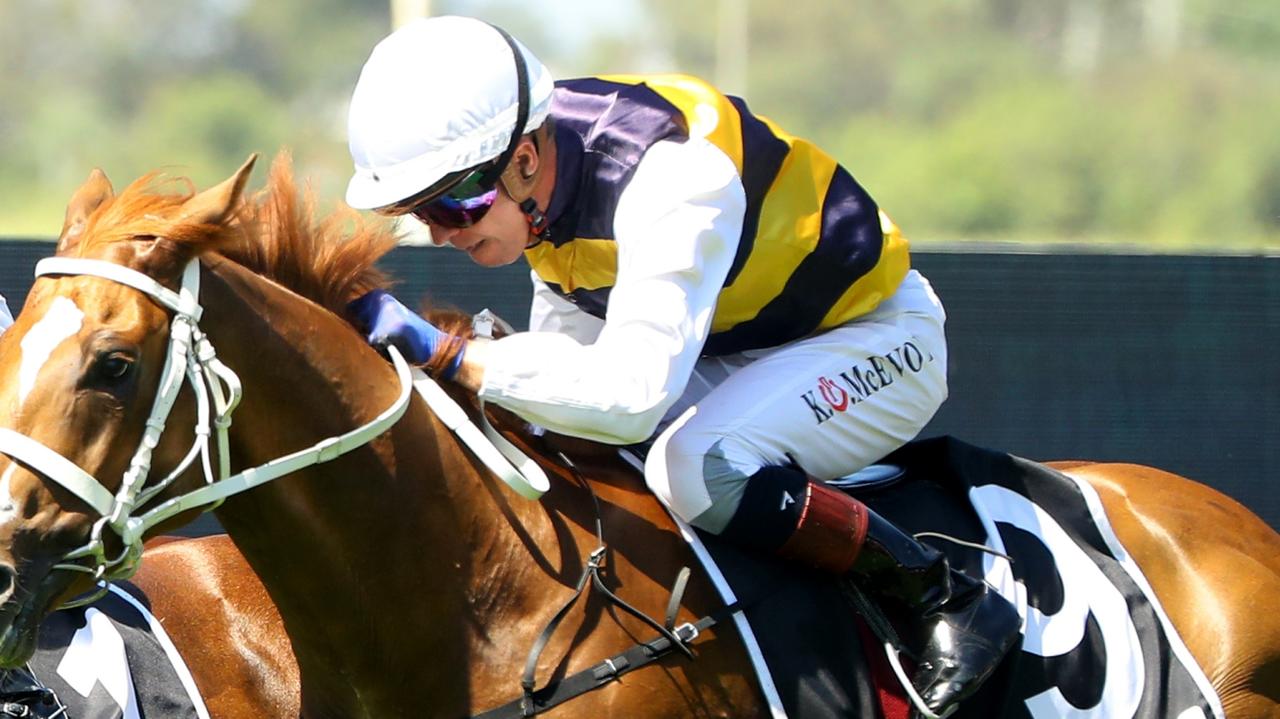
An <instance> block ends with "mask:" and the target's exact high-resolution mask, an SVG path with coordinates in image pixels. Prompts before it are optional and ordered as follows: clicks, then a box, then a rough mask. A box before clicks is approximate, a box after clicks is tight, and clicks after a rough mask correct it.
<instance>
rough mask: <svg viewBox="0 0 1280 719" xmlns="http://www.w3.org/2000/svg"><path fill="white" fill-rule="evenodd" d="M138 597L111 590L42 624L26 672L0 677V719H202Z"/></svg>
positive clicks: (194, 694) (192, 691) (181, 667)
mask: <svg viewBox="0 0 1280 719" xmlns="http://www.w3.org/2000/svg"><path fill="white" fill-rule="evenodd" d="M137 591H138V590H137V589H136V588H135V587H133V586H132V585H129V584H125V585H124V587H123V588H122V587H119V586H115V585H113V586H112V587H111V589H110V591H109V592H108V593H107V594H106V595H105V596H104V597H102V598H101V599H99V600H98V601H96V602H94V603H93V604H91V605H89V606H88V607H82V608H79V609H68V610H63V611H58V612H54V613H53V614H51V615H50V616H49V617H48V618H47V619H45V621H44V623H43V624H42V625H41V627H40V641H39V647H38V648H37V649H36V654H35V656H34V657H32V659H31V661H30V662H29V663H28V664H27V667H26V669H25V670H15V671H11V672H7V673H6V674H5V676H3V677H0V718H3V719H7V718H8V717H31V718H32V719H37V718H39V719H55V718H56V719H209V711H208V709H206V708H205V705H204V701H203V700H202V699H201V698H200V694H199V692H198V691H197V690H196V686H195V682H194V681H193V680H192V678H191V674H190V672H189V671H188V670H187V667H186V664H184V663H183V661H182V658H181V657H180V656H179V655H178V652H177V650H176V649H175V648H174V646H173V643H172V642H171V641H170V640H169V637H168V635H166V634H165V632H164V629H163V627H161V625H160V622H159V620H157V619H156V618H155V617H154V616H153V615H152V614H151V612H150V611H148V610H147V608H146V604H145V599H139V597H140V596H141V595H140V594H137V595H135V594H134V593H131V592H135V593H136V592H137ZM24 712H25V713H24Z"/></svg>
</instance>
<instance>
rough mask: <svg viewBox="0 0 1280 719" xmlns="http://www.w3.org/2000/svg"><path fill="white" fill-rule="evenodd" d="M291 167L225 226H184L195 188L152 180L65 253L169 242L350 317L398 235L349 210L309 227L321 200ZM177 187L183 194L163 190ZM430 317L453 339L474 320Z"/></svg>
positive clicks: (279, 163)
mask: <svg viewBox="0 0 1280 719" xmlns="http://www.w3.org/2000/svg"><path fill="white" fill-rule="evenodd" d="M292 165H293V163H292V161H291V159H290V157H289V154H288V153H287V152H281V153H280V154H278V155H277V156H276V159H275V161H274V162H273V163H272V164H271V172H270V174H269V176H268V179H267V186H266V187H265V188H264V189H262V190H260V191H259V192H257V193H255V194H254V195H253V196H251V197H248V198H245V199H243V200H242V201H241V203H240V206H239V207H238V208H237V210H236V217H235V218H234V220H233V221H231V222H228V223H226V225H225V226H223V225H206V224H199V223H194V222H189V221H188V222H184V221H182V220H181V219H180V218H179V217H178V214H179V213H180V210H181V207H182V205H183V203H185V202H186V201H187V200H188V199H190V198H191V197H192V196H193V195H194V194H195V193H194V190H193V189H192V188H193V185H192V183H191V181H190V180H188V179H186V178H181V177H179V178H169V177H165V176H164V175H161V174H160V173H158V172H152V173H149V174H147V175H144V176H142V177H141V178H139V179H138V180H135V181H134V182H133V183H131V184H130V185H129V186H128V187H126V188H125V189H124V190H123V191H122V192H121V193H120V194H119V195H117V196H115V197H113V198H111V199H109V200H107V201H106V202H104V203H103V204H102V205H101V206H100V207H99V208H98V209H97V210H96V211H95V212H94V213H93V215H92V216H91V217H90V218H89V222H88V225H87V226H86V228H85V231H84V232H83V235H82V236H83V238H84V239H83V240H82V241H80V242H79V243H78V244H77V245H75V246H73V247H71V248H68V249H66V250H64V251H65V252H68V253H73V254H78V255H80V256H84V255H87V254H88V253H89V252H90V251H91V250H94V249H95V248H101V247H102V246H103V245H105V244H111V243H121V242H127V241H135V242H136V241H137V240H139V239H140V238H146V237H151V238H158V237H163V238H164V239H165V240H168V241H169V242H171V243H175V244H176V245H178V246H184V247H187V248H192V249H194V251H195V253H196V254H201V253H205V252H217V253H219V254H221V255H222V256H223V257H226V258H227V259H229V260H231V261H233V262H236V263H238V264H240V265H243V266H244V267H245V268H246V269H249V270H252V271H253V272H255V273H257V274H259V275H261V276H263V277H267V278H269V279H271V280H274V281H275V282H278V283H279V284H281V285H282V286H284V287H286V288H288V289H290V290H292V291H294V292H296V293H297V294H299V295H301V296H303V297H306V298H307V299H309V300H311V301H313V302H315V303H317V304H319V305H321V306H322V307H325V308H326V309H328V310H329V311H331V312H333V313H335V314H337V315H339V316H344V315H345V312H344V310H345V308H346V305H347V303H348V302H350V301H351V300H352V299H355V298H356V297H359V296H360V295H362V294H364V293H366V292H368V291H370V290H372V289H375V288H379V287H386V286H387V285H388V284H389V280H388V278H387V276H386V275H385V274H384V273H383V272H382V271H380V270H379V269H378V268H377V267H375V263H376V262H377V261H378V260H379V259H380V258H381V257H382V256H383V255H385V254H387V253H388V252H390V251H391V250H392V249H393V248H394V247H395V246H396V243H397V241H398V239H399V238H398V236H397V234H396V231H395V229H394V226H393V225H392V223H391V222H390V221H387V220H382V219H375V220H368V219H365V218H364V217H362V216H361V215H360V214H359V213H357V212H356V211H355V210H353V209H351V208H350V207H347V206H346V205H340V206H339V207H338V208H337V209H335V210H334V211H332V212H330V213H329V214H327V215H324V216H323V217H321V218H319V219H318V220H313V219H312V218H313V216H314V215H315V206H316V201H315V195H314V193H313V192H311V190H310V188H307V190H306V191H304V192H299V191H298V188H297V185H296V183H295V182H294V179H293V167H292ZM174 184H177V185H180V186H181V187H182V190H183V191H181V192H173V191H167V192H166V191H165V187H166V186H172V185H174ZM429 314H430V316H431V319H432V321H434V322H435V323H436V325H437V326H439V327H440V328H441V329H443V330H445V331H446V332H447V333H449V334H451V335H454V336H468V335H469V334H470V331H471V329H470V328H471V320H470V317H469V316H468V315H465V314H463V313H460V312H457V311H454V310H448V309H436V310H433V311H431V312H430V313H429ZM459 347H460V343H458V342H448V343H445V344H444V345H443V346H442V347H441V348H440V350H439V351H437V352H436V356H435V357H433V358H432V359H431V361H430V363H428V368H429V369H430V370H438V369H439V368H441V367H444V366H447V365H448V364H450V363H451V362H452V361H453V358H454V356H455V355H456V354H457V352H458V350H459Z"/></svg>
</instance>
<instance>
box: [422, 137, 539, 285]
mask: <svg viewBox="0 0 1280 719" xmlns="http://www.w3.org/2000/svg"><path fill="white" fill-rule="evenodd" d="M539 168H541V171H539ZM511 169H513V170H514V172H508V173H507V174H505V175H504V176H503V180H502V182H499V183H498V195H497V197H496V198H495V199H494V202H493V206H492V207H490V208H489V211H488V212H486V213H484V216H483V217H481V218H480V219H479V220H478V221H477V222H476V223H475V224H473V225H471V226H470V227H445V226H443V225H440V224H438V223H434V222H428V226H429V227H430V228H431V241H432V242H434V243H435V244H437V245H452V246H454V247H456V248H458V249H459V250H463V251H465V252H466V253H467V254H469V255H471V259H472V261H474V262H475V263H476V264H478V265H483V266H484V267H500V266H502V265H509V264H511V263H512V262H515V261H516V260H518V259H520V254H521V253H523V252H524V250H525V248H526V247H527V246H528V245H529V242H530V240H531V239H533V238H532V237H531V236H530V234H529V218H528V217H526V216H525V214H524V212H523V211H522V210H521V209H520V203H519V202H517V201H516V200H514V199H512V197H511V195H510V194H508V188H509V187H510V188H513V189H512V191H514V192H516V193H517V194H520V195H522V196H523V195H527V194H532V196H533V199H534V201H535V202H536V203H537V204H538V206H540V207H546V206H547V203H548V202H549V201H550V199H551V190H552V188H553V187H554V186H555V175H556V173H555V143H554V142H553V141H551V140H550V139H548V138H547V137H546V136H545V135H544V136H543V152H542V153H539V152H538V150H537V146H536V145H535V144H534V143H533V142H532V141H531V140H530V139H529V138H527V137H526V138H525V139H524V140H522V141H521V143H520V144H519V146H517V148H516V151H515V155H514V156H513V157H512V158H511ZM520 178H524V179H523V182H524V184H523V186H522V185H520V183H521V182H522V180H521V179H520ZM511 182H515V183H516V184H515V185H508V183H511Z"/></svg>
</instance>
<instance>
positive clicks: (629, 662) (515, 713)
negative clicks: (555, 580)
mask: <svg viewBox="0 0 1280 719" xmlns="http://www.w3.org/2000/svg"><path fill="white" fill-rule="evenodd" d="M744 608H746V605H745V603H744V602H742V601H737V602H734V603H733V604H726V605H725V606H723V607H721V608H719V609H717V610H716V611H714V612H712V613H711V614H708V615H707V616H705V617H703V618H701V619H699V620H698V621H696V622H692V623H689V624H682V625H680V626H679V627H677V628H676V629H675V630H674V632H673V634H674V636H675V638H676V641H674V642H673V641H672V640H671V639H669V638H667V637H666V636H665V635H664V636H658V637H655V638H653V639H651V640H650V641H647V642H642V643H640V644H637V645H635V646H633V647H631V648H630V649H628V650H626V651H625V652H622V653H621V654H617V655H615V656H612V657H609V658H608V659H605V660H604V661H602V662H600V663H599V664H596V665H595V666H592V667H589V668H587V669H584V670H582V671H580V672H578V673H576V674H573V675H571V676H568V677H565V678H564V679H562V680H561V681H558V682H552V683H551V684H548V685H547V686H545V687H543V688H542V689H538V690H536V691H533V692H531V693H529V694H526V695H524V696H522V697H520V698H519V699H515V700H512V701H510V702H507V703H506V704H503V705H502V706H500V707H497V708H494V709H490V710H489V711H487V712H484V713H483V714H476V715H474V716H473V717H472V718H471V719H523V718H524V717H530V716H535V715H537V714H541V713H543V712H545V711H548V710H550V709H551V708H553V707H555V706H558V705H560V704H563V703H564V702H567V701H569V700H570V699H573V698H574V697H577V696H581V695H583V694H586V693H587V692H589V691H592V690H594V689H599V688H600V687H602V686H604V685H606V684H608V683H609V682H611V681H613V680H614V679H617V678H618V677H620V676H622V675H623V674H626V673H628V672H631V671H634V670H636V669H639V668H641V667H644V666H647V665H649V664H652V663H654V662H656V661H658V660H659V659H662V658H663V657H665V656H667V655H668V654H670V653H672V652H673V651H676V650H677V649H679V650H680V651H682V652H685V653H688V652H689V649H688V645H689V644H691V643H692V642H693V641H694V640H695V639H697V638H698V636H699V635H700V634H702V632H703V631H705V630H707V629H710V628H711V627H713V626H715V625H716V624H718V623H720V622H723V621H725V620H727V619H729V617H730V616H732V615H733V614H734V613H736V612H739V611H741V610H743V609H744Z"/></svg>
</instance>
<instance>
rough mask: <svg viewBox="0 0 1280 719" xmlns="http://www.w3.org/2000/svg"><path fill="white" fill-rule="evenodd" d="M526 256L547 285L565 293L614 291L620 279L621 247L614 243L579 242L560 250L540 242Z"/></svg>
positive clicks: (585, 240) (569, 244)
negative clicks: (619, 255) (619, 260)
mask: <svg viewBox="0 0 1280 719" xmlns="http://www.w3.org/2000/svg"><path fill="white" fill-rule="evenodd" d="M524 255H525V257H526V258H527V259H528V260H529V266H530V267H532V268H533V269H534V270H535V271H536V272H537V273H538V276H539V277H541V278H542V279H543V281H544V282H551V283H554V284H557V285H560V288H561V289H563V290H564V291H565V292H573V291H574V290H578V289H582V290H595V289H599V288H601V287H611V286H612V285H613V283H614V280H615V279H616V278H617V276H618V243H616V242H614V241H613V240H587V239H577V240H574V241H573V242H566V243H565V244H563V245H561V246H559V247H556V246H555V245H553V244H551V243H550V242H539V243H538V244H537V245H534V246H533V247H531V248H529V249H527V250H525V251H524Z"/></svg>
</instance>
